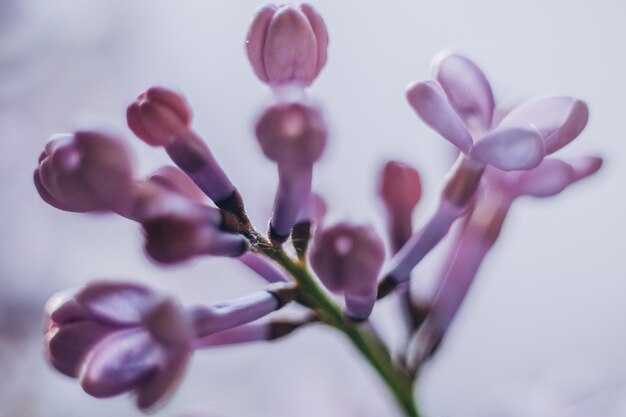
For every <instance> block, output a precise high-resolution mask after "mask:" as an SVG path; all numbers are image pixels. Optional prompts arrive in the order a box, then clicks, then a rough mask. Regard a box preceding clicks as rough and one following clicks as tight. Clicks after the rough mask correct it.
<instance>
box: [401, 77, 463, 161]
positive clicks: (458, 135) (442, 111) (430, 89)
mask: <svg viewBox="0 0 626 417" xmlns="http://www.w3.org/2000/svg"><path fill="white" fill-rule="evenodd" d="M406 97H407V100H408V101H409V104H410V105H411V107H413V110H415V112H416V113H417V115H418V116H419V117H420V119H422V120H423V121H424V123H426V124H427V125H428V126H430V127H431V128H432V129H434V130H435V131H436V132H437V133H439V134H440V135H441V136H443V137H444V138H445V139H446V140H448V141H449V142H451V143H452V144H453V145H454V146H456V147H457V148H459V149H460V150H461V151H462V152H464V153H469V151H470V150H471V148H472V142H473V140H472V136H471V134H470V132H469V130H468V128H467V126H466V125H465V123H464V122H463V120H461V118H460V117H459V115H458V114H457V113H456V111H455V110H454V108H453V107H452V105H451V104H450V102H448V99H447V98H446V94H445V92H444V91H443V89H442V88H441V86H440V85H439V83H438V82H436V81H422V82H418V83H414V84H411V85H410V86H409V88H408V89H407V92H406Z"/></svg>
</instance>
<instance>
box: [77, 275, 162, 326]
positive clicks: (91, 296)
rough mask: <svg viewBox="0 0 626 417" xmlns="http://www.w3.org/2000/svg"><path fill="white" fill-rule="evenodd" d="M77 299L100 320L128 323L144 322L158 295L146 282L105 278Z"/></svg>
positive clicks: (86, 288) (86, 289)
mask: <svg viewBox="0 0 626 417" xmlns="http://www.w3.org/2000/svg"><path fill="white" fill-rule="evenodd" d="M76 300H77V301H78V303H79V304H80V305H81V306H82V307H83V308H84V309H85V311H86V312H87V313H88V314H89V315H90V316H92V317H93V318H95V319H96V320H101V321H103V322H105V323H110V324H116V325H122V326H124V325H132V324H138V323H141V320H142V317H143V314H144V313H145V312H146V311H148V310H149V309H150V308H152V306H153V305H154V303H155V302H156V301H157V300H158V296H157V295H156V294H155V293H154V292H152V291H151V290H150V289H148V288H147V287H144V286H142V285H138V284H131V283H120V282H107V281H103V282H94V283H91V284H89V285H88V286H87V287H85V288H84V289H83V290H81V291H80V292H78V294H76Z"/></svg>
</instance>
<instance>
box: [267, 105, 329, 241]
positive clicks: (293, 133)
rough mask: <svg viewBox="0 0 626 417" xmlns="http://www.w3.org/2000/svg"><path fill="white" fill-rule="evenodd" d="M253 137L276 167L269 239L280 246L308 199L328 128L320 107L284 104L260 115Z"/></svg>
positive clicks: (272, 107) (274, 106) (270, 108)
mask: <svg viewBox="0 0 626 417" xmlns="http://www.w3.org/2000/svg"><path fill="white" fill-rule="evenodd" d="M256 136H257V138H258V140H259V144H260V145H261V149H262V150H263V153H265V155H266V156H267V157H268V158H270V159H271V160H273V161H275V162H276V163H277V164H278V175H279V185H278V191H277V192H276V199H275V203H274V212H273V215H272V221H271V224H270V238H272V240H273V241H274V242H275V243H282V242H284V241H285V240H286V239H287V238H288V236H289V234H290V233H291V229H292V228H293V226H294V224H295V223H296V220H297V218H298V214H299V213H300V212H301V210H302V209H303V207H304V205H305V204H306V203H307V201H308V199H309V198H310V193H311V180H312V169H313V163H314V162H315V161H317V160H318V159H319V157H320V156H321V155H322V152H323V150H324V148H325V147H326V141H327V138H328V129H327V126H326V123H325V122H324V119H323V117H322V113H321V111H320V110H319V108H317V107H315V106H313V105H309V104H305V103H302V102H286V103H278V104H275V105H273V106H271V107H269V108H268V109H267V110H266V111H265V112H264V113H263V114H262V115H261V118H260V119H259V121H258V123H257V126H256Z"/></svg>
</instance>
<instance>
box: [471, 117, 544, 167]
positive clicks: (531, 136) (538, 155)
mask: <svg viewBox="0 0 626 417" xmlns="http://www.w3.org/2000/svg"><path fill="white" fill-rule="evenodd" d="M470 156H471V157H472V158H473V159H475V160H477V161H480V162H484V163H486V164H491V165H493V166H495V167H496V168H499V169H502V170H504V171H512V170H518V169H531V168H534V167H536V166H537V165H539V163H540V162H541V160H542V159H543V156H544V145H543V138H542V137H541V134H540V133H539V132H538V131H537V130H535V129H532V128H521V127H510V128H498V129H496V130H493V131H491V132H489V133H487V134H486V135H485V136H484V137H483V138H481V139H480V140H479V141H478V142H476V144H475V145H474V148H473V149H472V152H471V153H470Z"/></svg>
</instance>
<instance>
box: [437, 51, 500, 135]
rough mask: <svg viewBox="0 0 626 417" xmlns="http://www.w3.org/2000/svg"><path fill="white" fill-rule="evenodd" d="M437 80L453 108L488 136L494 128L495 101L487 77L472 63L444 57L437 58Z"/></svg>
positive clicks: (456, 56)
mask: <svg viewBox="0 0 626 417" xmlns="http://www.w3.org/2000/svg"><path fill="white" fill-rule="evenodd" d="M433 77H434V78H435V79H436V80H437V81H439V84H441V87H442V88H443V90H444V91H445V92H446V95H447V96H448V100H450V104H452V107H454V109H455V110H456V112H457V113H458V114H459V115H460V116H461V118H462V119H463V120H464V121H465V123H466V124H467V125H468V126H469V127H470V128H474V127H478V129H477V130H478V131H479V132H485V131H487V130H489V128H490V127H491V120H492V117H493V109H494V106H495V105H494V99H493V93H492V91H491V86H490V85H489V81H488V80H487V77H485V74H483V72H482V71H481V70H480V68H478V66H477V65H476V64H474V63H473V62H472V61H470V60H469V59H467V58H465V57H464V56H461V55H456V54H449V53H444V54H440V55H438V56H436V57H435V60H434V62H433Z"/></svg>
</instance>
